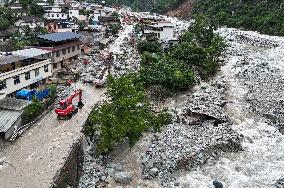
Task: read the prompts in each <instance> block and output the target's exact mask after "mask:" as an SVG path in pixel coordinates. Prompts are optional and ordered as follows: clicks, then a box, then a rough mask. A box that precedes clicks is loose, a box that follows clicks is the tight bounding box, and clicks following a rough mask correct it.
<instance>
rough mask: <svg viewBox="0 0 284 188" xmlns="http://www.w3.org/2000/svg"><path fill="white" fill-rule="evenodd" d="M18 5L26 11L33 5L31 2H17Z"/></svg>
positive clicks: (21, 0)
mask: <svg viewBox="0 0 284 188" xmlns="http://www.w3.org/2000/svg"><path fill="white" fill-rule="evenodd" d="M19 3H20V4H21V6H22V7H23V8H24V9H27V8H29V6H30V5H31V4H32V3H33V1H32V0H19Z"/></svg>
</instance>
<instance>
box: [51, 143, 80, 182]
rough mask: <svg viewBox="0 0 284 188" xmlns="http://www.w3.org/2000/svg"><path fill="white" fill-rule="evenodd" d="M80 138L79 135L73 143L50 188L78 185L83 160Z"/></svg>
mask: <svg viewBox="0 0 284 188" xmlns="http://www.w3.org/2000/svg"><path fill="white" fill-rule="evenodd" d="M82 140H83V139H82V137H81V139H79V140H78V141H77V142H76V143H74V144H73V146H72V150H71V152H70V154H69V156H68V157H67V159H66V161H65V164H64V166H63V168H61V169H60V170H59V171H58V172H57V174H56V176H55V177H54V182H53V183H52V185H51V186H50V188H67V187H78V185H79V180H80V177H81V173H82V169H83V160H84V151H83V145H82Z"/></svg>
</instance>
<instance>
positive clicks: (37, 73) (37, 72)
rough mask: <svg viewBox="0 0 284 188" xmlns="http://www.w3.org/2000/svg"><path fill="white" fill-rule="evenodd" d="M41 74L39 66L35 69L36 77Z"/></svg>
mask: <svg viewBox="0 0 284 188" xmlns="http://www.w3.org/2000/svg"><path fill="white" fill-rule="evenodd" d="M38 75H39V68H37V69H35V77H37V76H38Z"/></svg>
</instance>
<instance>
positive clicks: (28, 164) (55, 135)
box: [0, 83, 105, 188]
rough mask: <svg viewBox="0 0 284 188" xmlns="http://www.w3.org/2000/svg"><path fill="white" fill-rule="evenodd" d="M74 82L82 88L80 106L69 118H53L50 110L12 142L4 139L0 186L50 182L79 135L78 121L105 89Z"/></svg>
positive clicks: (25, 187) (38, 186)
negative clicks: (81, 104)
mask: <svg viewBox="0 0 284 188" xmlns="http://www.w3.org/2000/svg"><path fill="white" fill-rule="evenodd" d="M76 84H77V86H76V87H80V88H81V89H83V90H84V91H83V97H82V100H83V103H84V107H83V108H82V109H81V110H79V112H78V113H77V114H76V115H74V116H73V117H72V119H70V120H57V116H56V114H55V113H54V111H52V112H50V113H48V114H47V115H46V116H45V117H43V119H41V120H40V121H39V122H37V123H36V124H35V125H34V126H32V127H31V128H30V129H29V130H27V131H26V132H25V133H24V134H23V135H22V136H21V137H20V138H18V139H17V140H15V141H14V142H13V143H4V145H3V147H2V148H1V153H0V159H2V163H1V164H2V166H1V168H0V187H1V188H16V187H19V188H43V187H49V186H50V184H51V183H52V182H53V177H54V176H55V174H56V172H57V170H59V169H60V168H61V167H62V166H63V164H64V162H65V159H66V157H68V153H69V152H70V151H71V146H72V144H73V143H74V142H76V141H77V140H78V139H79V138H80V137H81V136H82V133H81V129H82V125H83V124H84V122H85V121H86V119H87V117H88V115H89V113H90V111H91V109H92V107H93V105H94V104H96V103H97V102H98V101H99V100H101V96H102V95H103V94H104V91H105V90H104V89H95V88H94V87H93V86H86V85H82V84H80V83H76Z"/></svg>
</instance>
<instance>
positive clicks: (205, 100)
mask: <svg viewBox="0 0 284 188" xmlns="http://www.w3.org/2000/svg"><path fill="white" fill-rule="evenodd" d="M216 80H218V81H216V82H214V83H212V84H211V85H209V84H206V83H204V84H201V85H200V86H197V87H196V89H195V92H193V94H192V95H191V96H189V99H188V100H186V101H185V102H184V103H183V105H182V106H180V107H178V108H172V109H170V111H171V112H172V115H173V119H174V122H173V123H172V124H170V125H168V126H166V127H164V129H163V131H162V132H161V133H159V134H156V135H155V137H154V139H153V140H152V144H151V145H150V146H149V148H148V150H147V151H146V152H145V154H144V155H143V156H142V157H141V163H142V165H143V177H144V178H146V179H153V178H155V177H158V178H159V179H160V181H161V182H162V185H163V186H173V187H174V186H176V187H178V186H179V183H178V182H177V181H176V179H175V176H174V175H173V173H174V172H176V171H179V170H192V169H194V168H196V167H199V166H201V165H203V164H205V163H206V161H207V160H208V159H210V158H218V156H219V155H220V153H221V152H227V151H229V152H234V151H240V150H241V149H242V148H241V145H240V142H241V139H240V136H239V135H238V134H237V133H236V132H235V131H234V130H232V128H231V126H232V122H231V121H230V120H229V118H228V117H227V116H226V114H224V112H223V109H222V108H223V107H224V105H225V104H226V102H227V101H226V100H225V92H226V83H225V82H224V81H223V80H222V78H219V79H216ZM174 106H176V105H174Z"/></svg>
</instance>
